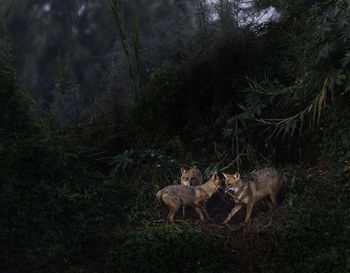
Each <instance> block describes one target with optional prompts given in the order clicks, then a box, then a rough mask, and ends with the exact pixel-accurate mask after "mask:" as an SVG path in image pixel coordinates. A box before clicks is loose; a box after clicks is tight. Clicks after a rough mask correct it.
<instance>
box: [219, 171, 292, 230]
mask: <svg viewBox="0 0 350 273" xmlns="http://www.w3.org/2000/svg"><path fill="white" fill-rule="evenodd" d="M223 176H224V177H225V193H227V192H230V193H231V194H230V195H231V196H232V197H233V198H234V201H235V206H234V207H233V209H232V211H231V212H230V213H229V214H228V216H227V218H226V219H225V221H224V222H223V224H227V223H228V222H229V221H230V219H231V218H232V216H234V215H235V214H236V213H237V212H238V211H239V210H240V209H241V208H242V205H243V203H244V204H246V205H247V214H246V217H245V222H248V221H249V219H250V215H251V213H252V210H253V207H254V204H255V202H257V201H259V200H260V199H263V198H265V197H269V198H270V200H271V201H270V202H269V206H270V208H272V206H273V205H275V206H276V205H279V204H280V203H281V202H282V200H283V198H284V195H285V192H286V189H287V186H288V180H287V177H286V176H285V175H284V174H283V173H282V172H280V171H278V170H276V169H275V168H263V169H260V170H258V171H256V172H254V173H253V174H252V175H251V176H250V177H248V178H241V176H240V174H239V173H238V172H237V173H235V174H233V175H230V174H227V173H223ZM271 202H272V203H271Z"/></svg>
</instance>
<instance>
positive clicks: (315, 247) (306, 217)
mask: <svg viewBox="0 0 350 273" xmlns="http://www.w3.org/2000/svg"><path fill="white" fill-rule="evenodd" d="M303 172H304V171H303ZM325 176H326V173H325V172H324V171H322V170H319V171H317V169H316V170H311V174H310V175H309V179H305V177H301V176H300V174H299V175H298V176H297V177H296V179H294V183H292V187H291V193H290V195H289V196H288V203H289V205H290V210H291V211H290V215H291V217H290V219H289V221H288V223H286V224H285V226H284V227H283V229H281V230H280V232H279V239H278V242H277V245H276V248H275V251H274V252H273V253H272V254H271V256H268V259H267V260H266V264H265V267H264V272H277V271H278V272H349V271H350V260H349V257H350V248H349V245H350V240H349V236H348V233H349V232H348V224H347V223H349V221H350V206H349V202H348V201H347V200H348V199H349V196H350V183H349V182H347V183H345V184H344V183H342V181H339V180H338V181H334V178H333V180H331V181H328V180H327V179H326V177H325ZM298 177H299V178H298Z"/></svg>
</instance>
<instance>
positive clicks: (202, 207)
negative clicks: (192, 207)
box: [201, 203, 213, 222]
mask: <svg viewBox="0 0 350 273" xmlns="http://www.w3.org/2000/svg"><path fill="white" fill-rule="evenodd" d="M201 209H202V211H203V212H204V216H205V218H207V219H208V220H209V221H210V222H213V220H212V219H211V218H210V216H209V214H208V210H207V206H206V205H205V203H203V204H201Z"/></svg>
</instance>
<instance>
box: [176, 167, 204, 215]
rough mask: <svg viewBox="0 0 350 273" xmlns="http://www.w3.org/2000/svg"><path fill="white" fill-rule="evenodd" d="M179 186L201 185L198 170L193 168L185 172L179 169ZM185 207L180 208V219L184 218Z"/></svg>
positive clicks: (201, 181) (200, 175) (183, 169)
mask: <svg viewBox="0 0 350 273" xmlns="http://www.w3.org/2000/svg"><path fill="white" fill-rule="evenodd" d="M181 184H182V185H185V186H199V185H202V184H203V175H202V172H201V171H200V169H198V168H197V167H193V168H192V169H189V170H186V169H185V168H181ZM185 209H186V206H185V205H183V206H182V217H184V218H185Z"/></svg>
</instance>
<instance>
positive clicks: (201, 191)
mask: <svg viewBox="0 0 350 273" xmlns="http://www.w3.org/2000/svg"><path fill="white" fill-rule="evenodd" d="M221 183H222V182H221V179H220V178H219V175H218V173H217V172H215V173H214V174H213V175H212V177H211V178H210V179H209V181H208V182H206V183H205V184H203V185H200V186H194V187H193V186H185V185H171V186H167V187H165V188H163V189H161V190H160V191H159V192H158V193H157V195H156V198H157V201H158V202H160V203H162V204H164V205H165V206H167V207H168V208H169V214H168V220H169V222H170V223H172V224H174V215H175V214H176V212H177V211H178V210H179V208H180V206H193V207H194V209H195V210H196V212H197V214H198V215H199V220H200V221H201V222H202V221H204V220H205V218H207V219H208V220H211V219H210V217H209V214H208V211H207V208H206V205H205V203H206V202H207V201H208V200H209V199H210V198H211V196H212V195H213V194H214V193H215V192H216V191H217V190H218V189H219V188H221V187H222V185H221ZM203 214H204V216H203Z"/></svg>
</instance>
